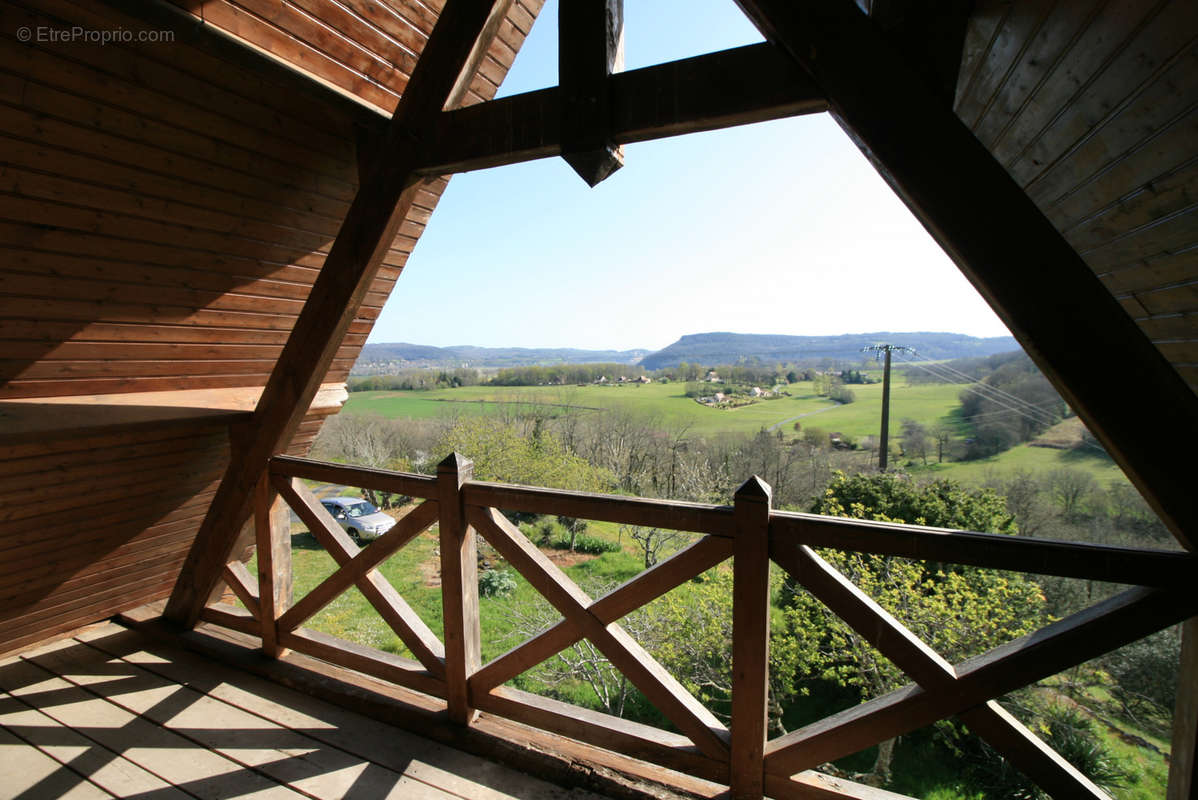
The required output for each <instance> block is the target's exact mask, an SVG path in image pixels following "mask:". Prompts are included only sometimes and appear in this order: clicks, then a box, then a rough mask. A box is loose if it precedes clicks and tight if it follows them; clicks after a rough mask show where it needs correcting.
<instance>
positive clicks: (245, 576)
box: [221, 561, 262, 621]
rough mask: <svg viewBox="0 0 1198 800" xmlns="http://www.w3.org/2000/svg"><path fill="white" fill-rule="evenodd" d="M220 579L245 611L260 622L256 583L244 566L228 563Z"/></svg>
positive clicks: (235, 562)
mask: <svg viewBox="0 0 1198 800" xmlns="http://www.w3.org/2000/svg"><path fill="white" fill-rule="evenodd" d="M221 578H222V579H223V580H224V582H225V583H226V584H228V586H229V588H230V589H232V590H233V594H235V595H237V599H238V600H240V601H241V602H242V604H243V605H244V606H245V610H246V611H248V612H250V614H251V615H252V616H253V617H254V619H256V620H259V621H260V620H261V619H262V615H261V612H260V611H259V605H258V582H257V581H256V580H254V576H253V575H251V574H250V571H249V570H248V569H246V566H245V564H243V563H241V562H240V561H230V562H229V563H228V564H226V565H225V569H224V572H223V573H222V574H221Z"/></svg>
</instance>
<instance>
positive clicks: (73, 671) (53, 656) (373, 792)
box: [29, 642, 453, 800]
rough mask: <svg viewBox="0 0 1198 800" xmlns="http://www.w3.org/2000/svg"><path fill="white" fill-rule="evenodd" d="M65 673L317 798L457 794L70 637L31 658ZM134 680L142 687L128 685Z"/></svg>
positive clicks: (439, 799)
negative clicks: (334, 746)
mask: <svg viewBox="0 0 1198 800" xmlns="http://www.w3.org/2000/svg"><path fill="white" fill-rule="evenodd" d="M29 660H31V661H32V662H33V663H35V664H37V665H38V666H40V667H42V668H43V669H46V670H49V671H51V672H53V673H55V674H57V675H59V676H60V677H61V678H63V679H65V680H67V681H69V682H71V683H74V684H78V685H80V686H83V687H87V688H94V689H95V690H96V691H98V692H99V693H101V694H103V695H104V698H105V699H106V700H107V701H108V702H109V703H112V704H115V705H117V706H119V707H120V708H122V709H124V710H125V711H128V712H130V713H132V714H136V715H138V717H139V718H141V719H144V720H147V721H148V722H151V723H153V724H155V725H158V726H160V727H161V728H162V729H163V730H165V731H173V732H175V733H177V734H178V735H180V736H181V737H184V738H185V739H187V740H190V741H192V742H195V743H196V745H198V746H200V747H203V748H207V749H208V750H211V751H212V752H215V753H219V754H220V755H222V756H224V757H225V758H228V759H230V760H231V761H234V762H236V763H238V764H240V765H242V766H244V767H249V768H251V769H253V770H254V771H256V772H258V773H261V774H263V775H265V776H266V777H268V778H269V779H271V780H274V781H277V782H278V783H279V784H282V785H285V786H288V787H291V788H292V789H294V790H296V791H298V792H301V793H303V794H306V795H309V796H311V797H317V798H330V800H336V798H341V797H346V796H349V795H351V794H355V793H359V792H360V793H363V795H364V796H368V797H396V798H401V797H402V798H409V797H415V798H421V799H422V800H423V799H424V798H428V800H434V798H435V799H436V800H450V798H452V797H453V795H450V794H448V793H446V792H443V791H441V790H440V789H437V788H436V787H433V786H429V785H427V784H424V783H422V782H420V781H417V780H414V779H412V778H410V777H407V776H405V775H403V774H402V771H401V772H395V771H393V770H390V769H387V768H385V767H382V766H379V765H377V764H373V763H371V762H370V761H369V760H367V759H363V758H360V757H357V756H355V755H353V754H351V753H347V752H345V751H344V750H341V749H338V748H333V747H328V746H326V745H323V744H322V743H321V742H319V741H318V740H316V739H313V738H311V737H308V736H305V735H304V734H302V733H298V732H296V731H293V730H289V729H287V728H284V727H282V726H280V725H278V724H276V723H274V722H272V721H270V720H269V719H267V718H264V717H263V716H259V715H257V714H252V713H250V712H248V711H245V710H242V709H240V708H237V707H236V706H233V705H229V704H228V703H225V702H222V701H220V700H218V699H216V698H213V697H209V696H208V695H207V694H205V693H204V692H203V691H202V690H200V689H197V688H196V687H193V686H184V685H181V684H179V683H177V682H176V681H174V680H170V679H168V678H165V677H163V676H161V675H158V674H155V673H153V672H150V671H148V670H145V669H143V668H141V667H140V666H138V665H136V664H133V663H130V662H127V661H123V660H121V659H117V658H112V657H111V656H109V655H108V654H107V653H104V652H103V651H101V650H97V649H94V648H91V647H87V646H80V645H78V644H76V643H70V642H65V643H63V644H62V646H60V647H57V648H45V649H43V650H41V651H39V652H38V653H36V654H33V655H32V656H30V657H29ZM127 684H129V685H132V686H133V687H135V688H134V690H132V691H130V690H129V689H128V688H124V687H125V686H126V685H127Z"/></svg>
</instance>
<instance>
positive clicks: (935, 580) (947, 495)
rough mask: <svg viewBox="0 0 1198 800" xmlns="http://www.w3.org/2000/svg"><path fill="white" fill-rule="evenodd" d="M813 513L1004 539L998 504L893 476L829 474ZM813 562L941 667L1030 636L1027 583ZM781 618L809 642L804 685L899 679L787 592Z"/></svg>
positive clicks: (987, 574)
mask: <svg viewBox="0 0 1198 800" xmlns="http://www.w3.org/2000/svg"><path fill="white" fill-rule="evenodd" d="M812 510H813V511H815V512H818V513H821V514H828V515H831V516H840V517H852V518H856V519H873V520H880V521H888V522H900V523H902V522H910V523H914V524H921V525H932V526H936V527H947V528H959V529H965V530H972V531H984V532H990V533H1013V532H1014V525H1013V523H1012V520H1011V516H1010V515H1009V514H1008V513H1007V510H1006V507H1005V504H1004V503H1003V500H1002V498H1001V497H999V496H998V495H996V494H994V492H992V491H990V490H987V489H983V490H978V491H974V490H967V489H964V488H962V487H961V486H960V485H958V484H956V483H955V482H953V481H949V480H938V481H935V482H933V483H930V484H927V485H926V486H917V485H916V484H915V483H914V482H912V481H911V480H910V479H909V478H908V477H907V476H905V475H902V474H900V473H890V472H887V473H879V474H872V475H855V476H852V477H848V476H845V475H844V474H843V473H837V474H836V477H835V478H834V479H833V481H832V483H831V485H830V486H829V487H828V488H827V490H826V491H825V493H824V496H823V497H821V498H819V499H818V500H817V501H816V503H815V504H814V507H813V508H812ZM821 556H822V557H823V558H824V559H825V560H827V561H828V562H829V563H830V564H831V565H832V566H833V567H835V568H836V569H837V570H839V571H840V572H841V573H842V574H844V575H845V576H846V577H848V578H849V579H850V580H851V581H853V583H855V584H856V585H857V586H858V587H859V588H860V589H861V590H862V591H864V592H865V593H866V594H868V595H869V596H870V597H872V598H873V599H874V600H875V601H877V602H878V603H879V604H880V605H881V606H882V607H883V608H885V609H886V610H887V611H889V612H890V613H891V614H893V615H894V616H895V617H896V618H897V619H898V620H899V621H901V622H902V623H903V624H904V625H906V626H907V627H908V628H909V629H910V630H911V631H912V632H913V633H914V634H915V635H916V636H918V637H919V638H920V639H922V640H923V641H924V642H926V643H927V644H928V645H929V646H931V647H932V648H933V649H934V650H936V651H937V652H938V653H940V655H941V656H943V657H944V658H946V659H948V660H949V661H959V660H961V659H964V658H966V657H968V656H971V655H974V654H977V653H979V652H982V651H985V650H988V649H990V648H992V647H995V646H997V645H999V644H1002V643H1004V642H1006V641H1009V640H1011V639H1014V638H1016V637H1018V636H1021V635H1023V634H1025V633H1028V632H1030V631H1032V630H1035V629H1036V628H1038V627H1040V626H1041V624H1043V623H1044V622H1045V621H1046V619H1047V614H1046V612H1045V608H1044V603H1045V599H1044V595H1043V593H1042V591H1041V589H1040V587H1039V586H1038V585H1037V584H1036V583H1035V582H1033V581H1031V580H1029V579H1027V578H1026V577H1023V576H1020V575H1009V574H1004V573H999V572H996V571H993V570H980V569H975V568H962V567H952V568H949V567H942V566H940V565H934V564H933V565H925V564H921V563H917V562H913V561H909V560H906V559H899V558H890V557H886V556H877V555H870V554H862V553H846V552H840V551H824V552H822V553H821ZM788 588H789V590H790V594H789V597H788V598H787V603H786V609H785V613H786V617H787V620H788V624H789V627H790V629H791V630H792V631H794V633H795V636H796V637H808V638H815V639H816V644H815V646H814V649H813V652H812V654H811V655H810V657H809V658H808V659H807V660H806V661H805V663H804V672H805V673H806V677H807V678H809V679H823V680H830V681H832V682H834V683H836V684H839V685H841V686H846V687H854V688H857V689H858V690H860V691H861V693H862V695H863V696H864V697H878V696H880V695H882V694H885V693H886V692H889V691H892V690H893V689H897V688H899V687H900V686H903V685H905V684H906V683H908V682H909V681H908V679H907V678H906V676H905V675H904V674H903V673H902V672H901V671H900V670H899V669H898V668H897V667H896V666H895V665H894V664H892V663H891V662H890V661H888V660H887V659H886V658H885V657H883V656H882V655H881V654H880V653H879V652H878V651H876V650H875V649H874V648H873V647H872V646H871V645H870V644H869V643H868V642H867V641H866V640H865V639H864V638H863V637H862V636H861V635H860V634H859V633H857V632H856V631H854V630H853V629H852V628H850V627H849V626H847V625H846V624H844V623H843V622H842V621H841V620H840V619H839V618H838V617H837V616H835V615H834V614H833V613H832V612H831V611H830V610H829V609H828V608H827V607H826V606H824V605H823V604H822V603H820V602H818V601H817V600H815V598H813V597H812V596H811V595H809V594H808V593H806V592H804V591H801V590H799V589H798V588H797V587H796V586H793V585H791V586H789V587H788ZM893 745H894V742H893V741H891V742H886V743H884V744H883V745H882V746H881V747H880V748H879V755H878V760H877V762H876V763H875V765H874V773H875V774H876V775H878V776H880V777H882V778H885V777H886V776H887V775H888V774H889V770H890V758H891V755H892V754H893Z"/></svg>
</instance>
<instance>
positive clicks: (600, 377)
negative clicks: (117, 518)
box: [595, 375, 607, 383]
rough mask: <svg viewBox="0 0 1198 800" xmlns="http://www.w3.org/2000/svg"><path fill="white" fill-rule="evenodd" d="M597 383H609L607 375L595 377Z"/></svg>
mask: <svg viewBox="0 0 1198 800" xmlns="http://www.w3.org/2000/svg"><path fill="white" fill-rule="evenodd" d="M595 383H607V376H606V375H600V376H599V377H598V378H596V379H595Z"/></svg>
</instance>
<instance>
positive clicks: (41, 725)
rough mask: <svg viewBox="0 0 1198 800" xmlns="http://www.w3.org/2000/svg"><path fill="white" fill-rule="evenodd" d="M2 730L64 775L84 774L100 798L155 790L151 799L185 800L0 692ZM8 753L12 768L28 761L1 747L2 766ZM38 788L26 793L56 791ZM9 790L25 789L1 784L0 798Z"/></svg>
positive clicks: (148, 775) (167, 786) (47, 785)
mask: <svg viewBox="0 0 1198 800" xmlns="http://www.w3.org/2000/svg"><path fill="white" fill-rule="evenodd" d="M0 729H2V730H0V732H3V733H6V735H8V736H12V735H13V734H16V737H18V742H19V745H20V746H23V747H24V748H25V749H26V750H36V751H37V752H39V753H42V754H44V755H46V756H47V757H49V758H50V759H52V760H54V761H56V762H57V763H58V764H60V765H61V766H60V770H61V771H63V772H64V773H69V774H76V775H82V776H85V777H86V778H87V780H88V781H90V782H91V783H93V784H95V785H96V786H98V787H99V788H100V789H101V790H103V791H102V792H101V794H100V796H103V797H107V796H108V795H109V794H112V795H114V796H116V797H130V796H132V795H137V794H142V793H146V792H153V796H154V798H155V800H175V798H178V800H186V798H187V797H189V795H187V794H185V793H183V792H181V791H179V790H178V789H175V788H174V787H172V786H171V785H170V784H168V783H167V782H166V781H164V780H162V779H161V778H159V777H158V776H157V775H154V774H153V773H150V772H147V771H146V770H144V769H142V768H141V767H139V766H138V765H137V764H134V763H133V762H132V761H130V760H129V759H127V758H125V757H123V756H122V755H120V754H119V753H116V752H114V751H112V750H109V749H108V748H106V747H104V746H103V745H100V744H99V743H97V742H95V741H93V740H91V739H89V738H87V737H86V736H84V735H83V734H81V733H79V732H78V731H75V730H72V729H71V728H68V727H66V726H65V725H62V724H61V723H59V722H58V721H57V720H55V719H54V718H53V717H49V716H47V715H46V714H44V713H42V712H41V711H38V710H37V709H35V708H30V707H29V706H28V705H26V704H25V703H24V702H22V701H21V700H19V699H18V698H16V697H13V696H12V695H10V694H7V693H3V692H0ZM9 754H12V755H13V756H14V758H13V762H12V763H14V764H19V763H20V762H21V760H22V759H23V758H26V756H25V755H24V754H22V753H17V752H16V751H14V750H7V749H5V748H4V747H2V746H0V763H2V764H5V765H6V767H7V766H8V765H9V763H10V762H9V761H7V760H6V757H7V756H8V755H9ZM41 780H42V781H46V780H47V779H46V778H42V779H41ZM54 780H58V781H62V782H63V783H64V784H66V783H68V782H69V776H64V777H59V776H57V775H55V776H54ZM39 784H40V785H38V788H37V791H36V792H30V794H31V795H32V794H36V793H41V794H45V795H46V796H49V795H51V794H53V793H54V790H55V789H57V788H58V787H57V786H54V785H52V784H50V783H49V782H48V781H47V782H46V783H41V781H39ZM10 791H11V792H14V794H20V793H21V792H22V791H26V789H20V788H19V787H12V786H5V787H2V788H0V795H4V796H7V795H6V794H5V793H6V792H10ZM84 791H87V790H84ZM84 796H88V795H84Z"/></svg>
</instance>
